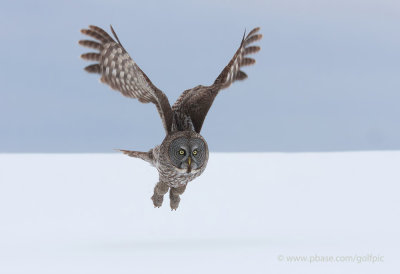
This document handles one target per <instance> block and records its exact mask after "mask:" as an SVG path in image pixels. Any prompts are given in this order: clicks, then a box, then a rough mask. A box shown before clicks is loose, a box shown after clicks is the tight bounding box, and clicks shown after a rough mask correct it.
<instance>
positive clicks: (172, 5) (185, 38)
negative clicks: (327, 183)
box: [0, 0, 400, 152]
mask: <svg viewBox="0 0 400 274" xmlns="http://www.w3.org/2000/svg"><path fill="white" fill-rule="evenodd" d="M1 6H2V8H1V10H0V24H1V26H2V28H1V29H0V35H1V38H2V39H1V41H2V43H1V44H0V52H1V55H0V63H1V67H0V70H1V71H0V81H1V83H2V85H1V89H0V152H112V149H113V148H127V149H137V150H145V151H146V150H148V149H150V148H151V147H153V146H154V145H156V144H159V143H160V142H161V140H162V139H163V137H164V132H163V128H162V124H161V121H160V119H159V117H158V114H157V111H156V109H155V107H154V106H153V105H150V104H141V103H139V102H138V101H136V100H132V99H127V98H124V97H122V96H121V95H120V94H118V93H117V92H115V91H112V90H111V89H110V88H109V87H107V86H105V85H102V84H100V83H99V81H98V77H97V76H94V75H89V74H87V73H86V72H84V71H83V67H84V66H85V65H87V64H86V62H84V61H82V60H80V59H79V55H80V54H81V53H84V52H85V51H86V49H84V48H82V47H80V46H78V44H77V41H78V40H79V39H81V38H83V36H82V35H81V34H80V32H79V30H80V29H81V28H84V27H86V26H87V25H89V24H95V25H99V26H101V27H104V28H107V29H108V26H109V24H113V26H114V28H115V30H116V32H117V33H118V35H119V38H120V40H121V42H122V43H123V44H124V46H125V48H126V49H127V50H128V51H129V53H130V55H131V56H132V58H133V59H134V60H135V61H136V62H137V63H138V64H139V65H140V66H141V68H142V69H143V70H144V71H145V72H146V74H147V75H148V76H149V77H150V79H151V80H152V81H153V83H154V84H155V85H156V86H157V87H159V88H160V89H161V90H163V91H164V92H165V93H166V94H167V95H168V97H169V98H170V102H171V103H173V102H174V101H175V100H176V98H177V97H178V96H179V94H180V93H181V92H182V91H183V90H185V89H188V88H191V87H194V86H196V85H198V84H210V83H212V82H213V81H214V79H215V78H216V77H217V76H218V74H219V72H220V71H221V70H222V69H223V67H224V66H225V65H226V64H227V63H228V61H229V60H230V58H231V57H232V55H233V54H234V52H235V50H236V49H237V47H238V45H239V43H240V39H241V38H242V34H243V31H244V29H245V28H246V29H247V30H249V29H251V28H253V27H256V26H260V27H261V32H262V33H263V35H264V38H263V40H262V41H261V42H260V45H261V47H262V50H261V52H260V53H259V54H257V55H256V56H255V58H256V59H257V63H256V65H255V66H252V67H247V68H246V69H245V71H246V73H247V74H248V75H249V78H248V79H247V80H246V81H244V82H240V83H235V84H234V85H233V86H231V88H229V89H228V90H224V91H223V92H222V93H221V94H220V95H219V96H218V97H217V99H216V101H215V103H214V105H213V107H212V108H211V110H210V112H209V114H208V116H207V118H206V121H205V124H204V126H203V129H202V135H203V136H204V137H205V138H206V139H207V141H208V144H209V147H210V149H211V150H212V151H332V150H372V149H374V150H375V149H400V124H399V117H400V108H399V102H400V94H399V91H400V77H399V73H400V53H399V49H400V35H399V33H400V29H399V26H400V4H399V2H398V1H378V0H376V1H372V0H371V1H146V2H144V1H143V2H142V1H140V2H137V1H122V0H121V1H94V0H93V1H89V0H83V1H75V2H73V1H50V0H46V1H43V0H42V1H41V0H39V1H26V0H25V1H3V2H2V5H1Z"/></svg>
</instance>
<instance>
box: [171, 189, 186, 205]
mask: <svg viewBox="0 0 400 274" xmlns="http://www.w3.org/2000/svg"><path fill="white" fill-rule="evenodd" d="M185 189H186V185H183V186H180V187H176V188H174V187H171V189H170V191H169V202H170V206H171V210H176V209H177V208H178V206H179V202H180V201H181V197H179V196H180V195H182V194H183V192H185Z"/></svg>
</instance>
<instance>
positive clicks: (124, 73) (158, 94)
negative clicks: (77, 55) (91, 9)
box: [79, 26, 172, 134]
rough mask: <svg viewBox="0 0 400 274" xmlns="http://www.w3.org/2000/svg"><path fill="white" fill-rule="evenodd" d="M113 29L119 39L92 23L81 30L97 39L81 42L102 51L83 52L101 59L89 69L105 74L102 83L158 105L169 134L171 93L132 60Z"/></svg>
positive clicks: (88, 56)
mask: <svg viewBox="0 0 400 274" xmlns="http://www.w3.org/2000/svg"><path fill="white" fill-rule="evenodd" d="M111 31H112V33H113V34H114V36H115V38H116V40H117V41H118V42H116V41H115V40H114V39H113V38H112V37H111V36H110V35H109V34H108V33H107V32H106V31H104V30H103V29H101V28H99V27H96V26H89V29H82V30H81V32H82V33H83V34H85V35H87V36H89V37H91V38H94V39H95V40H97V41H92V40H81V41H79V44H80V45H82V46H85V47H89V48H93V49H96V50H98V51H99V52H89V53H85V54H82V55H81V57H82V59H85V60H90V61H97V62H98V63H96V64H92V65H89V66H87V67H86V68H85V70H86V71H88V72H91V73H99V74H101V79H100V80H101V82H103V83H105V84H107V85H109V86H110V87H111V88H112V89H115V90H118V91H120V92H121V93H122V94H123V95H124V96H127V97H130V98H136V99H138V100H139V101H140V102H142V103H150V102H151V103H153V104H155V105H156V107H157V110H158V113H159V115H160V117H161V120H162V122H163V125H164V129H165V131H166V133H167V134H168V133H169V132H170V131H171V125H172V110H171V106H170V104H169V101H168V98H167V96H166V95H165V94H164V93H163V92H162V91H161V90H159V89H158V88H157V87H156V86H154V85H153V83H152V82H151V81H150V79H149V78H148V77H147V75H146V74H145V73H144V72H143V71H142V70H141V69H140V68H139V66H138V65H137V64H136V63H135V62H134V61H133V60H132V58H131V57H130V56H129V54H128V53H127V52H126V50H125V49H124V48H123V46H122V45H121V43H120V42H119V39H118V37H117V35H116V34H115V31H114V30H113V28H112V27H111ZM98 41H100V43H99V42H98Z"/></svg>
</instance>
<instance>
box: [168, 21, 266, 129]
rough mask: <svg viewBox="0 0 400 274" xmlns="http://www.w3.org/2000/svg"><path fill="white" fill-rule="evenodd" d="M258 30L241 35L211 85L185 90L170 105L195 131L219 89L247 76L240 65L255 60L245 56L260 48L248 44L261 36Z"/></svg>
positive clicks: (200, 124)
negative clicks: (189, 120) (240, 40)
mask: <svg viewBox="0 0 400 274" xmlns="http://www.w3.org/2000/svg"><path fill="white" fill-rule="evenodd" d="M259 30H260V28H254V29H253V30H252V31H250V32H249V34H248V35H247V36H245V35H243V39H242V42H241V43H240V47H239V48H238V50H237V51H236V53H235V55H234V56H233V58H232V59H231V60H230V62H229V63H228V65H227V66H226V67H225V68H224V69H223V70H222V72H221V73H220V75H219V76H218V77H217V79H216V80H215V81H214V84H213V85H211V86H197V87H195V88H192V89H188V90H185V91H184V92H183V93H182V94H181V96H180V97H179V98H178V100H177V101H176V102H175V104H174V105H173V106H172V110H173V111H180V112H182V113H185V114H187V115H189V116H190V118H191V119H192V123H193V126H194V128H195V130H196V132H198V133H199V132H200V130H201V127H202V126H203V122H204V119H205V118H206V115H207V113H208V110H209V109H210V107H211V105H212V103H213V101H214V99H215V97H216V96H217V94H218V93H219V91H220V90H221V89H224V88H227V87H229V86H230V85H231V84H232V83H233V82H235V81H236V80H244V79H246V78H247V74H246V73H244V72H243V71H241V67H243V66H249V65H252V64H254V63H255V62H256V61H255V59H253V58H249V57H246V56H247V55H249V54H253V53H256V52H258V51H259V50H260V47H259V46H249V45H250V44H252V43H253V42H255V41H258V40H260V39H261V38H262V35H261V34H258V31H259Z"/></svg>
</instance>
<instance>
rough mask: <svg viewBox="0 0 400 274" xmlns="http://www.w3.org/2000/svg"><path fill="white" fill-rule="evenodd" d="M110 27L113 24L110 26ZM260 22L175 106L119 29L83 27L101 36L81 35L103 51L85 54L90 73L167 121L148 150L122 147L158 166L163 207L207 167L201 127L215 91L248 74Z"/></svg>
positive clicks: (174, 203) (156, 199)
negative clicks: (207, 81)
mask: <svg viewBox="0 0 400 274" xmlns="http://www.w3.org/2000/svg"><path fill="white" fill-rule="evenodd" d="M110 27H111V26H110ZM259 29H260V28H255V29H253V30H252V31H250V32H249V34H248V35H247V36H245V35H243V38H242V41H241V43H240V47H239V49H238V50H237V51H236V53H235V55H234V56H233V58H232V59H231V61H230V62H229V64H228V65H227V66H226V67H225V68H224V69H223V70H222V72H221V74H220V75H219V76H218V77H217V79H216V80H215V81H214V83H213V84H212V85H210V86H201V85H199V86H197V87H194V88H192V89H188V90H185V91H184V92H183V93H182V94H181V96H180V97H179V98H178V100H177V101H176V102H175V104H174V105H173V106H172V107H171V106H170V104H169V101H168V98H167V96H166V95H165V94H164V93H163V92H162V91H161V90H159V89H158V88H157V87H155V86H154V85H153V83H152V82H151V81H150V79H149V78H148V77H147V76H146V74H145V73H144V72H143V71H142V70H141V69H140V68H139V66H138V65H137V64H136V63H135V62H134V61H133V60H132V58H131V57H130V56H129V54H128V53H127V52H126V50H125V49H124V47H123V46H122V44H121V42H120V41H119V39H118V36H117V35H116V33H115V31H114V29H113V28H112V27H111V31H112V33H113V35H114V37H115V39H116V41H115V40H114V39H113V38H112V37H111V36H110V35H109V34H108V33H107V32H106V31H104V30H103V29H101V28H99V27H96V26H89V28H88V29H82V30H81V32H82V33H83V34H85V35H87V36H89V37H91V38H94V39H95V40H97V41H93V40H81V41H79V44H80V45H82V46H85V47H89V48H93V49H96V50H98V52H91V53H85V54H82V55H81V57H82V58H83V59H85V60H90V61H96V63H95V64H92V65H89V66H87V67H85V70H86V71H88V72H91V73H98V74H100V75H101V79H100V80H101V82H103V83H105V84H108V85H109V86H110V87H111V88H113V89H115V90H118V91H120V92H121V93H122V94H123V95H125V96H127V97H131V98H136V99H138V100H139V101H140V102H142V103H149V102H151V103H153V104H155V105H156V107H157V110H158V113H159V114H160V116H161V120H162V122H163V125H164V129H165V133H166V137H165V139H164V140H163V142H162V143H161V145H158V146H156V147H154V148H153V149H151V150H150V151H148V152H139V151H129V150H120V151H121V152H123V153H125V154H126V155H129V156H131V157H136V158H140V159H143V160H145V161H147V162H149V163H150V164H151V165H153V166H154V167H156V168H157V170H158V172H159V182H158V183H157V184H156V186H155V188H154V194H153V196H152V197H151V199H152V200H153V204H154V206H155V207H160V206H161V205H162V202H163V198H164V195H165V194H166V193H167V192H168V190H169V197H170V206H171V209H172V210H174V209H175V210H176V209H177V208H178V206H179V202H180V197H179V196H180V195H181V194H182V193H183V192H184V191H185V189H186V185H187V183H188V182H190V181H192V180H193V179H194V178H196V177H197V176H199V175H200V174H202V173H203V171H204V169H205V168H206V165H207V161H208V146H207V143H206V141H205V140H204V138H203V137H202V136H201V135H200V130H201V127H202V125H203V122H204V119H205V118H206V115H207V112H208V110H209V109H210V107H211V105H212V103H213V101H214V99H215V97H216V96H217V94H218V92H219V91H220V90H221V89H224V88H227V87H229V86H230V85H231V84H232V83H233V82H234V81H236V80H244V79H245V78H247V75H246V74H245V73H244V72H243V71H241V70H240V69H241V67H242V66H248V65H252V64H254V63H255V60H254V59H252V58H249V57H246V56H247V55H249V54H252V53H256V52H258V51H259V50H260V47H258V46H249V45H250V44H252V43H253V42H255V41H258V40H260V39H261V38H262V35H261V34H258V31H259Z"/></svg>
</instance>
